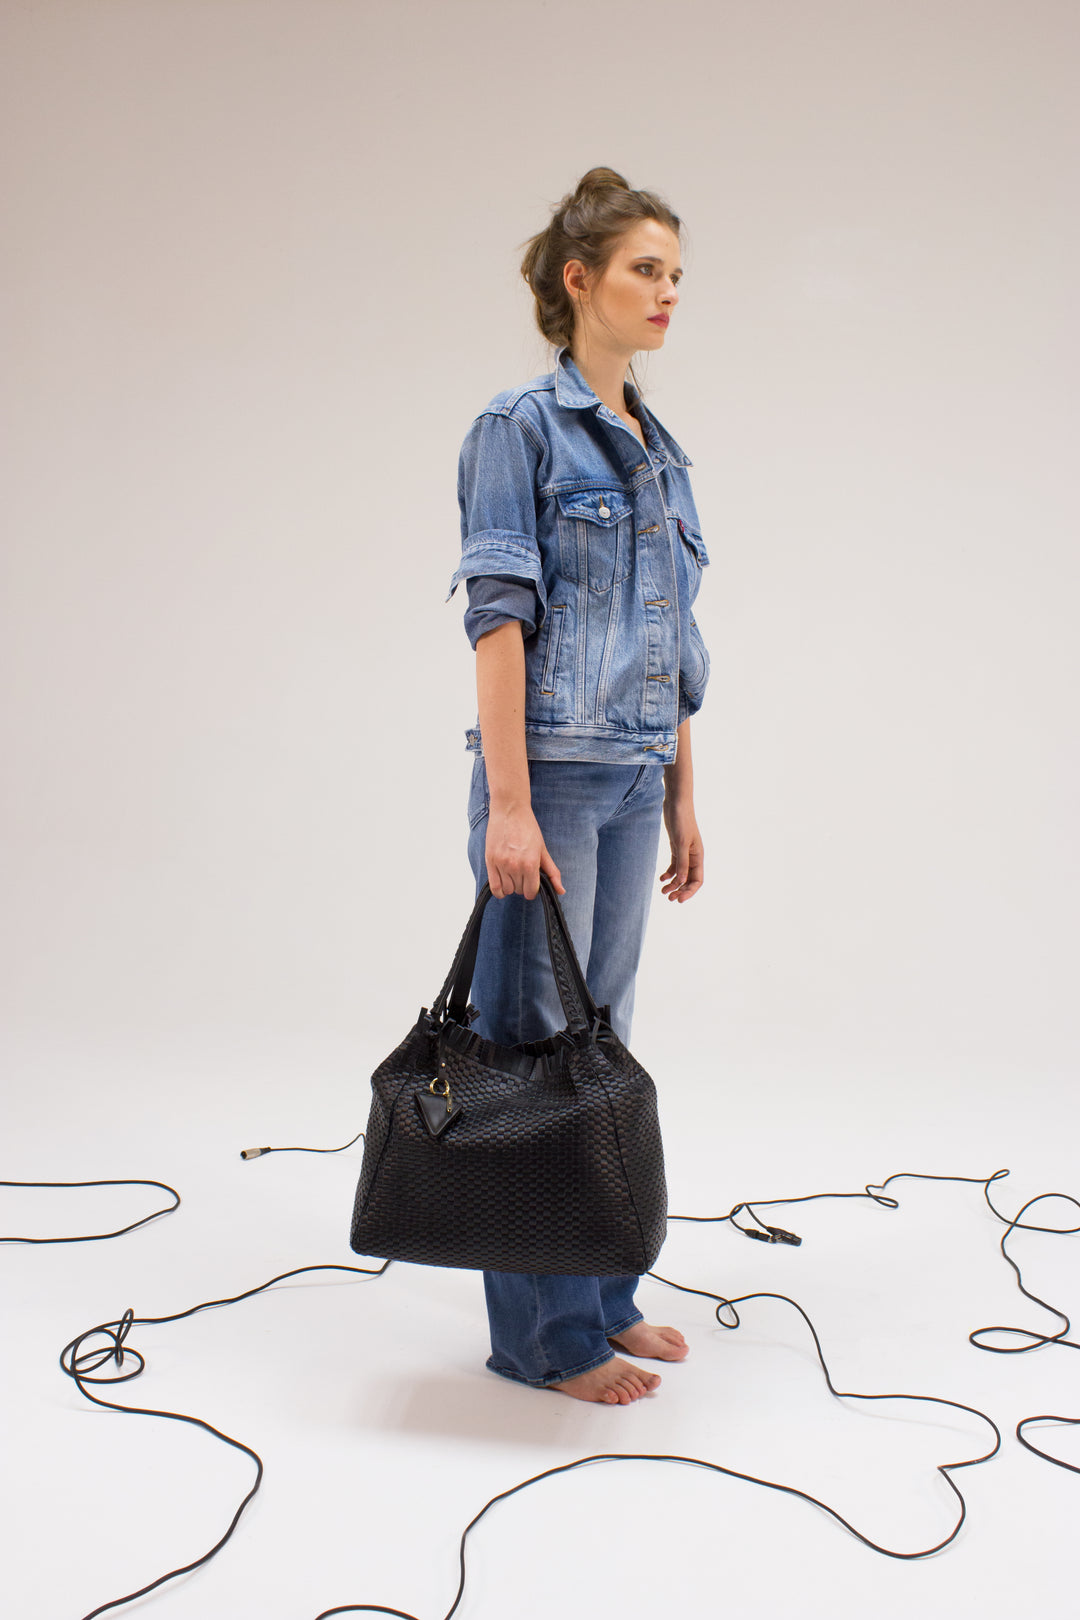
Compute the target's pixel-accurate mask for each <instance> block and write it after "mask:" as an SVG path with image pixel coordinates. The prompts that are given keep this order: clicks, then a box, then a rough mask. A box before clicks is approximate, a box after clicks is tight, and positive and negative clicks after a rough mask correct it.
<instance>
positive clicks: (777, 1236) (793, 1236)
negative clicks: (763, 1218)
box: [765, 1226, 802, 1249]
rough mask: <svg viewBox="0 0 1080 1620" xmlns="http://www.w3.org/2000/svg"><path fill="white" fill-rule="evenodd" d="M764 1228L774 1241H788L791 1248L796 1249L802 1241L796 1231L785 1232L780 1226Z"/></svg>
mask: <svg viewBox="0 0 1080 1620" xmlns="http://www.w3.org/2000/svg"><path fill="white" fill-rule="evenodd" d="M765 1230H766V1231H767V1232H768V1233H770V1235H771V1236H772V1240H773V1242H774V1243H790V1244H791V1246H792V1247H793V1248H796V1249H797V1248H798V1247H799V1245H800V1243H801V1242H802V1238H801V1237H799V1236H798V1234H797V1233H795V1232H785V1231H784V1228H783V1227H782V1226H767V1227H766V1228H765Z"/></svg>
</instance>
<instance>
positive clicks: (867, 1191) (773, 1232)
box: [649, 1169, 1080, 1474]
mask: <svg viewBox="0 0 1080 1620" xmlns="http://www.w3.org/2000/svg"><path fill="white" fill-rule="evenodd" d="M1009 1174H1010V1171H1008V1170H1006V1169H1002V1170H995V1171H994V1172H993V1174H992V1175H989V1176H985V1177H984V1176H943V1175H927V1174H920V1173H919V1172H917V1171H911V1170H898V1171H897V1172H896V1174H895V1175H891V1176H889V1177H887V1178H886V1180H885V1181H883V1182H881V1183H880V1184H879V1185H875V1184H874V1183H873V1182H871V1183H869V1184H868V1185H867V1186H866V1187H865V1188H864V1190H863V1191H862V1192H861V1193H858V1192H849V1193H809V1194H807V1195H806V1196H805V1197H802V1198H772V1199H761V1198H755V1199H754V1200H753V1203H754V1204H756V1205H758V1206H759V1207H760V1208H769V1207H773V1208H775V1207H776V1205H778V1204H807V1203H811V1202H813V1201H815V1200H816V1199H820V1198H870V1199H872V1200H873V1201H874V1203H877V1204H881V1205H883V1206H884V1207H886V1208H888V1209H899V1207H900V1206H899V1203H898V1202H897V1200H896V1199H895V1198H891V1197H889V1196H888V1195H886V1193H885V1188H886V1187H887V1186H888V1185H889V1183H890V1182H893V1181H901V1180H916V1181H958V1182H967V1183H968V1184H970V1185H973V1186H981V1187H982V1190H983V1197H984V1199H985V1200H986V1203H987V1206H988V1208H989V1209H990V1211H991V1213H992V1214H993V1215H994V1216H995V1218H996V1219H997V1220H999V1221H1001V1222H1002V1224H1003V1225H1004V1226H1005V1228H1006V1230H1005V1231H1004V1232H1003V1233H1002V1235H1001V1242H1000V1245H999V1247H1000V1249H1001V1253H1002V1256H1003V1257H1004V1259H1005V1260H1007V1261H1008V1263H1009V1265H1010V1266H1011V1267H1012V1269H1013V1271H1014V1272H1015V1273H1016V1286H1017V1287H1018V1288H1019V1290H1020V1292H1021V1293H1022V1294H1023V1295H1024V1297H1025V1298H1026V1299H1030V1300H1031V1301H1032V1303H1033V1304H1035V1305H1041V1306H1042V1307H1043V1309H1044V1310H1047V1311H1049V1312H1050V1314H1051V1316H1056V1317H1057V1319H1058V1321H1059V1322H1060V1323H1061V1327H1060V1328H1059V1329H1058V1331H1057V1332H1056V1333H1037V1332H1036V1331H1035V1330H1034V1329H1031V1328H1017V1327H1002V1326H996V1327H984V1328H976V1329H975V1330H974V1332H972V1333H969V1334H968V1340H969V1342H970V1343H971V1344H973V1345H974V1346H975V1348H976V1350H987V1351H989V1352H990V1353H991V1354H993V1355H999V1356H1016V1355H1025V1354H1027V1352H1029V1351H1031V1350H1041V1349H1042V1348H1043V1346H1044V1345H1049V1344H1058V1345H1062V1346H1063V1347H1064V1348H1065V1349H1067V1350H1080V1343H1078V1342H1077V1341H1076V1340H1074V1339H1069V1338H1066V1334H1067V1333H1068V1332H1069V1331H1070V1327H1071V1323H1070V1321H1069V1318H1068V1317H1067V1316H1066V1315H1065V1312H1064V1311H1059V1310H1058V1308H1057V1306H1056V1305H1051V1304H1050V1302H1049V1301H1048V1300H1045V1299H1040V1297H1039V1295H1038V1294H1033V1293H1032V1292H1031V1291H1030V1289H1028V1288H1025V1287H1024V1279H1023V1274H1022V1273H1021V1270H1020V1267H1019V1266H1018V1265H1017V1263H1016V1261H1015V1260H1014V1259H1013V1258H1012V1256H1011V1255H1010V1253H1009V1251H1008V1249H1007V1248H1006V1244H1007V1242H1008V1240H1009V1238H1010V1237H1011V1236H1012V1234H1013V1232H1050V1233H1054V1234H1055V1235H1057V1236H1062V1237H1068V1236H1070V1235H1072V1234H1074V1233H1077V1232H1080V1223H1078V1224H1077V1225H1075V1226H1043V1225H1040V1224H1039V1223H1038V1222H1035V1221H1025V1220H1024V1219H1023V1217H1024V1216H1025V1215H1026V1214H1027V1212H1028V1210H1029V1209H1032V1208H1033V1207H1034V1206H1035V1205H1036V1204H1040V1203H1042V1201H1043V1200H1044V1199H1047V1198H1057V1199H1061V1200H1062V1201H1063V1202H1065V1203H1067V1204H1071V1205H1072V1206H1073V1208H1074V1209H1075V1210H1076V1211H1077V1212H1078V1213H1080V1200H1077V1199H1075V1198H1074V1197H1073V1196H1072V1194H1071V1193H1037V1194H1036V1196H1035V1197H1034V1198H1029V1199H1028V1201H1027V1203H1026V1204H1024V1205H1022V1206H1021V1208H1020V1209H1019V1210H1018V1211H1017V1213H1016V1215H1014V1216H1013V1217H1012V1218H1011V1219H1010V1217H1009V1216H1008V1215H1006V1214H1004V1213H1003V1212H1002V1211H1001V1210H1000V1209H998V1207H997V1205H996V1204H995V1203H994V1200H993V1199H992V1198H991V1196H990V1188H991V1187H992V1186H993V1185H994V1183H995V1182H997V1181H1002V1180H1004V1178H1005V1177H1006V1176H1008V1175H1009ZM742 1210H745V1211H746V1213H747V1214H748V1215H749V1216H750V1217H751V1219H752V1220H754V1221H757V1229H754V1228H751V1227H746V1226H740V1225H739V1222H738V1221H737V1220H736V1219H735V1217H736V1216H737V1215H738V1214H739V1213H740V1211H742ZM668 1219H669V1220H672V1221H700V1222H708V1221H715V1222H723V1221H729V1222H730V1223H731V1225H732V1226H734V1227H735V1229H736V1230H737V1231H739V1232H742V1234H743V1236H744V1237H749V1238H757V1239H758V1240H759V1241H762V1242H765V1243H796V1244H797V1243H801V1242H802V1239H801V1238H799V1237H796V1235H795V1234H794V1233H793V1232H785V1231H784V1230H783V1229H782V1228H781V1227H776V1226H766V1225H765V1223H764V1222H763V1221H761V1220H760V1219H759V1217H758V1216H757V1215H755V1213H754V1210H753V1208H752V1207H751V1204H750V1203H749V1202H746V1201H744V1202H742V1203H739V1204H736V1205H735V1206H734V1207H733V1208H732V1209H730V1210H729V1211H728V1213H727V1214H726V1215H669V1216H668ZM649 1275H650V1276H654V1277H655V1276H656V1273H655V1272H650V1274H649ZM656 1280H657V1281H658V1282H665V1281H667V1279H666V1278H662V1277H658V1278H657V1279H656ZM669 1286H670V1287H673V1288H680V1289H681V1290H682V1292H683V1293H686V1294H701V1295H703V1296H704V1297H706V1298H713V1299H718V1298H719V1295H715V1294H713V1295H710V1294H709V1293H708V1291H707V1290H706V1289H703V1288H690V1287H688V1286H686V1285H685V1284H683V1283H670V1284H669ZM748 1297H751V1298H753V1297H755V1296H753V1295H751V1296H748ZM724 1303H725V1304H729V1305H731V1309H732V1314H733V1315H734V1316H735V1321H734V1322H731V1323H728V1322H723V1321H721V1320H720V1315H719V1310H718V1311H717V1320H718V1321H720V1325H721V1327H738V1325H739V1319H738V1312H737V1311H735V1309H734V1303H733V1302H731V1301H725V1302H724ZM791 1303H792V1304H794V1303H795V1302H794V1301H791ZM796 1309H800V1307H799V1306H796ZM811 1331H813V1329H812V1328H811ZM992 1333H1000V1334H1007V1335H1009V1336H1010V1337H1011V1338H1017V1339H1021V1340H1023V1341H1024V1342H1023V1343H1021V1344H988V1343H985V1342H984V1339H985V1336H986V1335H987V1334H992ZM822 1365H823V1366H824V1363H822ZM827 1376H828V1374H827V1373H826V1377H827ZM830 1388H831V1385H830ZM1035 1423H1059V1424H1062V1425H1064V1426H1066V1427H1073V1428H1075V1427H1076V1426H1078V1425H1080V1418H1075V1417H1057V1416H1052V1415H1050V1414H1046V1413H1043V1414H1041V1415H1038V1416H1032V1417H1025V1418H1021V1419H1020V1422H1019V1423H1018V1424H1017V1425H1016V1431H1015V1432H1016V1438H1017V1439H1018V1440H1019V1442H1020V1444H1021V1445H1022V1446H1024V1447H1026V1448H1027V1450H1028V1451H1030V1452H1032V1453H1033V1455H1034V1456H1036V1457H1041V1458H1042V1460H1043V1461H1044V1462H1048V1463H1052V1464H1053V1465H1054V1467H1055V1468H1066V1469H1068V1470H1069V1472H1070V1473H1074V1474H1080V1466H1078V1465H1077V1464H1075V1463H1068V1462H1065V1461H1063V1460H1062V1458H1060V1457H1055V1456H1053V1455H1052V1454H1051V1453H1050V1452H1048V1451H1044V1450H1043V1449H1042V1448H1041V1447H1040V1446H1036V1445H1034V1444H1033V1443H1032V1442H1031V1441H1030V1440H1029V1439H1028V1438H1027V1435H1026V1433H1025V1430H1026V1429H1027V1428H1028V1427H1029V1426H1030V1425H1032V1424H1035Z"/></svg>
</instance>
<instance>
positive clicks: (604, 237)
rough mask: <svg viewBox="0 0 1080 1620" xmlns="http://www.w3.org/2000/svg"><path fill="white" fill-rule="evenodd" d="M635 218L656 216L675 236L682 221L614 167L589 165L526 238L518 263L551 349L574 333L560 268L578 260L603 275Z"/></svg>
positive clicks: (571, 304) (661, 201)
mask: <svg viewBox="0 0 1080 1620" xmlns="http://www.w3.org/2000/svg"><path fill="white" fill-rule="evenodd" d="M639 219H656V220H659V221H660V223H661V225H666V226H667V227H668V229H669V230H671V231H674V233H675V235H676V236H679V235H680V233H681V230H682V221H681V220H680V219H679V216H678V215H677V214H675V213H673V212H672V210H671V209H670V208H669V207H668V205H667V203H666V202H664V200H663V198H662V197H658V196H657V194H656V193H655V192H654V191H634V190H632V189H631V187H630V186H629V185H628V183H627V182H626V181H625V180H624V179H623V177H622V175H621V174H616V172H615V170H614V169H590V170H589V172H588V174H584V175H582V177H581V179H580V180H579V181H578V183H577V188H576V189H575V190H574V191H572V192H569V191H568V192H567V194H566V196H565V197H564V198H563V199H562V201H561V202H560V203H559V204H558V206H557V207H556V208H555V209H554V210H553V211H552V216H551V223H550V224H549V225H548V226H547V228H546V229H545V230H542V231H539V232H537V234H536V235H535V236H533V237H531V238H530V239H529V241H528V243H527V244H526V247H525V257H524V258H523V259H522V261H521V274H522V275H523V276H524V278H525V280H526V282H527V283H528V285H529V288H530V290H531V292H532V295H533V297H534V298H535V300H536V324H537V326H538V327H539V328H540V330H541V332H542V333H543V334H544V336H545V337H546V338H547V340H548V342H549V343H551V344H552V345H554V346H555V347H556V348H558V347H560V346H561V345H563V344H569V343H571V342H572V340H573V335H574V305H573V301H572V300H571V298H570V295H569V294H568V292H567V290H566V286H565V283H564V282H563V267H564V265H565V264H566V263H567V261H568V260H570V259H580V260H581V262H582V264H583V265H584V266H585V268H586V270H587V271H589V272H590V274H596V275H598V276H599V275H603V273H604V271H605V270H606V269H607V267H608V264H609V263H610V261H611V256H612V254H613V253H614V251H615V245H616V243H617V242H618V240H619V238H620V236H622V234H623V232H624V231H626V230H628V229H629V228H630V226H631V225H633V224H634V223H635V222H636V221H637V220H639Z"/></svg>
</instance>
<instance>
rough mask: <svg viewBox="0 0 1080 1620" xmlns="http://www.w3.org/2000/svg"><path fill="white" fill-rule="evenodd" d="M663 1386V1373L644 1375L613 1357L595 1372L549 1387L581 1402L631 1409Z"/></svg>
mask: <svg viewBox="0 0 1080 1620" xmlns="http://www.w3.org/2000/svg"><path fill="white" fill-rule="evenodd" d="M659 1382H660V1374H659V1373H651V1372H642V1370H641V1368H640V1367H632V1366H631V1365H630V1363H629V1362H628V1361H622V1360H620V1359H619V1357H618V1356H612V1358H611V1360H610V1361H605V1362H603V1363H602V1364H601V1365H600V1366H599V1367H594V1368H593V1369H592V1371H591V1372H585V1373H579V1374H578V1376H577V1377H576V1378H568V1379H567V1380H566V1382H565V1383H563V1384H548V1386H547V1387H548V1389H561V1390H562V1392H563V1394H564V1395H572V1396H573V1397H574V1399H575V1400H577V1401H602V1402H604V1403H605V1404H606V1405H608V1406H614V1405H616V1404H618V1405H619V1406H629V1405H630V1402H631V1401H637V1400H640V1399H641V1397H642V1395H648V1394H650V1393H651V1391H652V1390H654V1389H655V1388H656V1386H657V1384H658V1383H659Z"/></svg>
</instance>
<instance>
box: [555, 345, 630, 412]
mask: <svg viewBox="0 0 1080 1620" xmlns="http://www.w3.org/2000/svg"><path fill="white" fill-rule="evenodd" d="M570 355H571V358H572V360H573V362H574V364H575V366H577V368H578V370H579V371H580V372H581V375H582V376H583V377H584V379H585V381H586V382H587V383H588V385H589V387H590V388H591V389H592V391H593V393H594V394H595V395H596V397H597V399H598V400H600V401H601V403H602V404H604V405H606V406H607V407H608V409H609V410H611V411H614V412H615V414H616V415H617V416H624V415H625V414H626V396H625V394H624V393H623V382H624V381H625V378H626V368H627V366H628V365H629V363H630V356H629V355H627V354H625V353H624V352H623V351H622V350H618V349H616V350H614V351H609V350H606V349H600V348H599V347H598V346H597V345H596V344H592V345H591V346H590V350H589V354H588V356H587V357H586V356H584V355H583V354H582V353H581V351H580V350H579V349H578V347H577V345H576V344H573V345H571V348H570Z"/></svg>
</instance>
